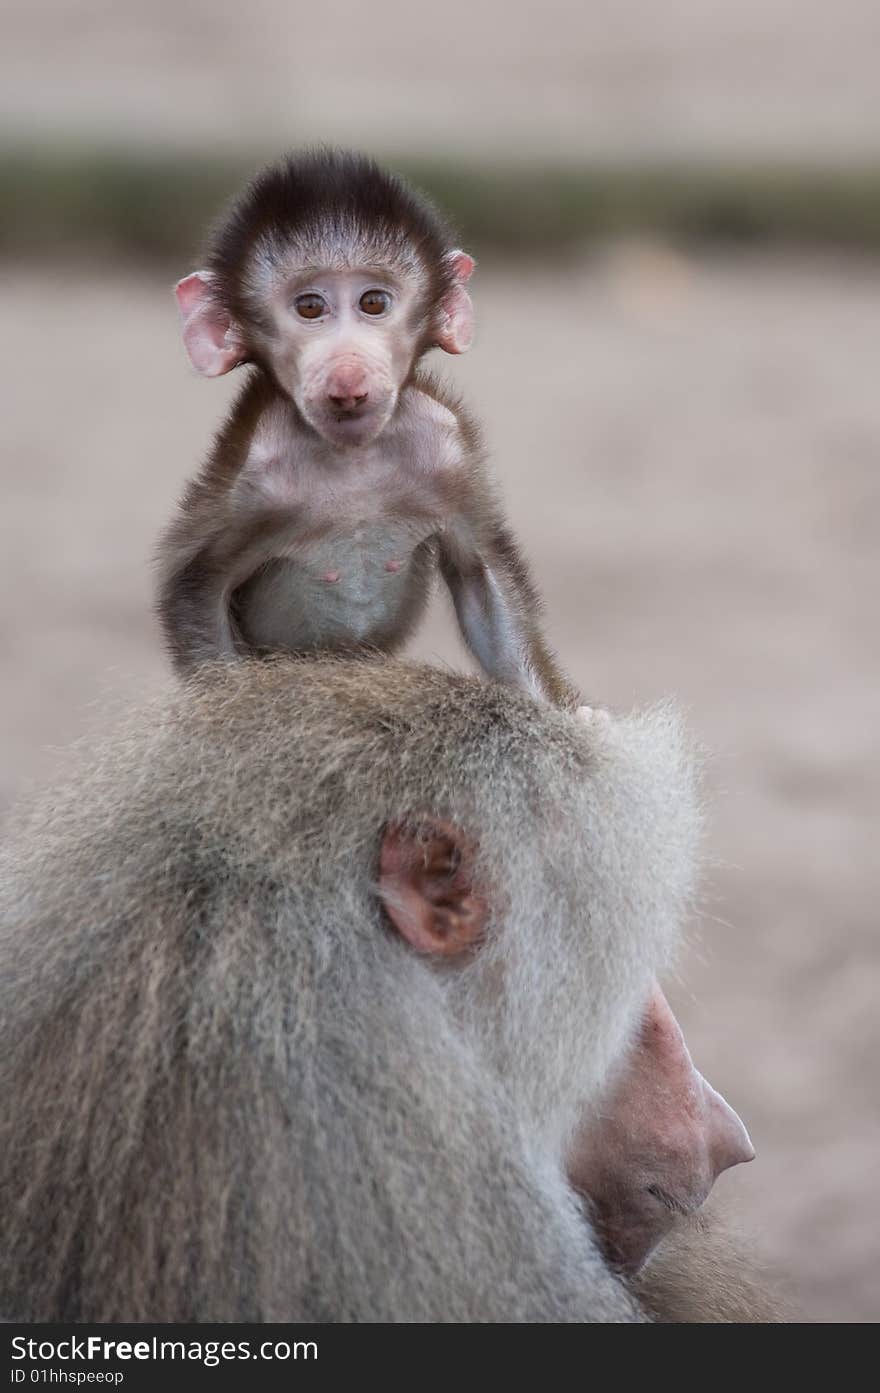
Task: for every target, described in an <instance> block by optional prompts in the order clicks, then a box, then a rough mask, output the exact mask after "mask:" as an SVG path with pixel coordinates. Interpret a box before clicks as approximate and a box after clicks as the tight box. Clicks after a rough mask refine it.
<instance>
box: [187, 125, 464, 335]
mask: <svg viewBox="0 0 880 1393" xmlns="http://www.w3.org/2000/svg"><path fill="white" fill-rule="evenodd" d="M328 230H329V231H330V233H331V235H332V233H333V232H337V233H338V234H341V236H342V237H344V238H345V239H346V240H351V239H352V238H358V239H362V240H363V242H364V243H365V244H367V245H368V246H369V247H370V248H372V249H374V250H375V251H376V252H378V253H379V254H380V255H384V256H385V257H387V258H388V259H389V260H390V261H392V262H393V261H400V259H401V258H402V257H407V259H411V256H412V252H415V254H416V256H417V257H418V259H419V261H420V262H421V264H422V266H423V267H424V269H425V271H426V273H427V278H428V284H429V297H428V298H429V303H430V304H432V305H434V304H437V303H438V302H439V300H440V299H441V298H442V296H443V295H444V293H445V292H446V291H447V290H448V289H449V288H450V286H451V285H452V281H453V277H452V273H451V271H450V269H449V268H448V263H447V262H446V259H445V258H446V254H447V253H448V252H449V251H451V250H452V247H453V240H452V232H451V229H450V227H449V226H448V224H447V223H446V221H445V219H444V218H443V217H442V215H441V214H440V213H439V212H438V210H437V209H436V208H435V207H434V206H433V204H432V203H430V202H429V200H428V199H427V198H425V196H424V195H423V194H420V193H418V192H417V191H416V190H415V189H413V188H411V187H410V186H409V185H408V184H407V183H406V182H405V181H404V180H403V179H401V178H399V177H398V176H397V175H395V174H391V173H390V172H389V171H387V170H384V169H382V168H381V167H380V166H379V165H378V164H377V163H376V162H375V160H373V159H371V158H370V157H369V156H368V155H362V154H359V153H357V152H355V151H348V150H333V149H327V148H321V149H317V150H305V151H301V152H297V153H295V154H291V155H288V156H287V157H286V158H285V159H284V160H282V161H281V162H280V163H279V164H275V165H270V166H269V167H267V168H266V169H264V170H261V172H260V173H259V174H257V175H256V176H255V177H254V179H252V181H251V183H250V184H249V185H248V187H247V188H246V189H245V190H244V192H243V193H242V194H241V195H239V197H238V198H237V199H236V200H235V201H234V202H233V204H232V206H231V207H230V209H229V210H228V211H227V213H226V214H225V216H224V217H223V218H222V219H221V220H220V222H219V223H218V225H217V227H216V228H215V230H214V233H213V236H212V238H211V240H210V244H209V248H208V256H207V264H208V268H209V270H210V271H211V273H212V274H213V276H214V277H215V279H216V282H217V287H218V291H219V297H220V299H221V300H222V301H223V303H224V304H226V305H228V306H229V308H230V309H231V311H232V313H233V314H234V315H235V316H236V317H238V318H241V319H248V318H253V317H254V313H255V309H258V307H256V306H255V305H254V304H252V303H251V301H250V298H249V297H248V295H247V284H246V272H247V268H248V265H249V262H250V260H251V258H252V257H253V254H254V249H255V248H256V247H259V248H260V249H261V251H263V252H264V253H267V254H268V255H269V256H271V257H272V259H273V260H274V259H281V258H283V256H284V253H285V252H286V251H287V250H288V249H289V248H290V247H291V245H292V244H294V243H296V242H302V243H307V242H308V241H309V239H310V238H316V237H323V238H324V239H325V240H326V233H327V231H328Z"/></svg>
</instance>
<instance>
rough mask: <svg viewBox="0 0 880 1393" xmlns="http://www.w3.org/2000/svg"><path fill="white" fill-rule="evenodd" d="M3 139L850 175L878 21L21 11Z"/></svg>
mask: <svg viewBox="0 0 880 1393" xmlns="http://www.w3.org/2000/svg"><path fill="white" fill-rule="evenodd" d="M2 34H3V42H2V45H0V130H2V131H4V132H5V136H6V138H7V139H9V138H14V136H15V135H16V134H17V133H19V132H23V133H24V134H25V135H31V134H33V133H34V132H43V133H47V134H49V135H52V136H57V135H60V136H62V137H63V138H70V137H76V136H77V135H85V136H86V137H89V136H92V137H94V138H96V139H98V140H101V141H106V140H111V141H114V140H116V141H142V142H147V143H149V144H150V145H151V146H155V145H160V144H161V145H171V146H175V145H181V144H183V145H196V146H217V145H219V146H222V147H223V148H229V147H230V146H235V145H243V146H244V147H245V148H254V147H255V146H256V147H257V148H260V145H261V142H263V141H265V140H268V141H269V142H271V143H272V144H274V143H276V142H277V143H279V144H280V145H282V146H283V145H285V144H288V143H290V142H291V141H303V140H331V141H342V142H351V141H355V142H357V143H359V144H362V145H367V146H370V147H372V148H379V149H382V150H384V151H385V152H387V153H390V152H393V151H409V152H415V153H417V154H422V153H424V152H425V151H428V150H439V151H440V152H442V153H444V154H462V155H466V156H468V157H472V156H477V157H480V156H490V157H495V158H499V159H502V160H505V161H509V160H514V161H515V160H518V159H539V160H546V159H551V158H552V159H564V160H582V159H583V158H584V157H585V156H593V157H599V158H608V159H618V158H620V157H625V156H630V157H631V156H633V155H637V156H638V155H643V154H655V155H656V154H661V155H662V154H666V155H672V156H674V157H676V158H679V157H682V156H694V155H704V156H705V155H708V156H710V157H711V158H727V157H730V156H733V157H736V158H739V157H742V156H745V157H750V156H754V155H756V154H760V155H771V156H775V157H779V158H781V159H783V160H787V159H791V158H794V159H796V160H804V159H808V160H814V159H819V160H822V159H827V158H829V157H831V158H833V159H836V160H841V159H851V158H859V157H864V156H865V154H866V153H876V152H877V148H878V142H880V83H878V80H877V55H878V51H880V6H878V5H877V3H876V0H835V3H834V4H828V3H827V0H712V2H711V3H708V4H707V3H706V0H663V3H662V4H659V3H657V0H589V3H588V4H581V5H574V4H572V3H571V0H443V3H442V5H433V6H432V5H426V4H415V5H414V4H412V0H372V3H370V4H364V3H363V0H321V2H320V3H319V4H314V3H311V0H309V3H306V2H305V0H248V2H247V4H243V3H242V0H41V2H40V3H39V4H34V3H33V0H4V4H3V18H2Z"/></svg>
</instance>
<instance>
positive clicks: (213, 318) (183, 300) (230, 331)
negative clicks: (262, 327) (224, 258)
mask: <svg viewBox="0 0 880 1393" xmlns="http://www.w3.org/2000/svg"><path fill="white" fill-rule="evenodd" d="M174 294H175V295H176V296H177V304H178V307H179V309H180V316H181V319H182V320H183V342H184V344H185V345H186V351H187V353H188V354H189V360H190V362H191V363H192V365H193V367H194V368H195V369H196V371H197V372H200V373H201V374H202V376H203V377H222V375H223V373H225V372H229V371H230V369H232V368H234V367H236V366H237V364H238V363H241V362H243V361H244V359H245V358H246V357H247V348H246V346H245V343H244V339H243V336H242V333H241V330H240V329H239V327H238V325H237V324H236V323H235V321H234V320H233V318H232V316H231V315H230V314H229V313H228V311H227V310H225V309H224V308H223V306H222V305H221V304H220V301H219V300H218V299H216V297H215V295H214V290H213V285H212V282H211V277H210V275H209V274H208V272H207V271H193V273H192V275H189V276H184V278H183V280H182V281H178V282H177V285H176V286H175V287H174Z"/></svg>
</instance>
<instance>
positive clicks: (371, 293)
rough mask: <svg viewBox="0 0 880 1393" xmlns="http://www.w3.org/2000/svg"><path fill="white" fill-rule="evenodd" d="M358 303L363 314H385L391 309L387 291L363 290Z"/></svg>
mask: <svg viewBox="0 0 880 1393" xmlns="http://www.w3.org/2000/svg"><path fill="white" fill-rule="evenodd" d="M359 303H360V307H361V309H362V310H363V312H364V314H385V313H386V311H387V310H389V309H390V308H391V296H390V295H389V294H388V292H387V290H365V291H364V293H363V295H362V296H361V298H360V302H359Z"/></svg>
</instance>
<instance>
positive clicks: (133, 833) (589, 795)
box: [0, 658, 767, 1321]
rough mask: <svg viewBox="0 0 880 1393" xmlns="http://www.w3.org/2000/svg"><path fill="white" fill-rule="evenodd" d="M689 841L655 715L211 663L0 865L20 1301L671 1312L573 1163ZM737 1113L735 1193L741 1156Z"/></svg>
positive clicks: (660, 1129)
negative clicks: (647, 1291)
mask: <svg viewBox="0 0 880 1393" xmlns="http://www.w3.org/2000/svg"><path fill="white" fill-rule="evenodd" d="M698 821H699V819H698V812H697V808H696V804H695V799H694V792H693V787H692V776H691V768H690V760H689V755H688V751H687V746H686V743H685V742H684V741H683V739H682V735H681V732H680V730H679V727H678V725H677V723H676V721H675V719H674V717H673V716H672V715H670V714H669V713H668V712H667V711H662V710H661V711H659V712H654V713H649V714H645V715H638V716H633V717H630V718H627V719H621V720H613V721H612V720H591V719H589V718H588V717H583V718H578V717H576V716H573V715H571V714H569V713H566V712H564V711H561V710H558V709H554V708H552V707H550V706H547V705H539V704H537V703H535V702H534V701H532V700H531V699H530V698H529V697H528V696H525V695H523V694H521V693H519V692H517V691H515V690H512V689H509V688H505V687H502V686H501V685H498V684H494V685H492V684H486V683H484V682H481V681H478V680H476V679H474V678H469V677H459V676H451V675H449V674H447V673H443V672H440V671H436V670H433V669H430V668H427V667H419V666H413V665H408V664H404V663H398V662H393V661H390V660H388V661H367V660H360V661H358V660H353V659H345V660H343V659H335V660H334V659H331V658H320V659H282V660H277V661H270V662H264V663H259V662H244V663H241V664H235V665H224V664H219V665H217V666H216V667H212V666H211V665H208V666H206V667H205V669H204V670H203V672H202V673H201V674H200V675H199V677H198V678H196V679H194V680H193V681H192V682H191V683H190V684H189V685H188V686H186V687H185V688H183V689H182V690H181V691H179V692H177V693H175V694H174V695H171V696H169V697H167V698H166V699H164V700H163V701H160V702H159V703H158V704H155V705H153V706H152V707H150V708H148V709H147V710H145V711H144V712H141V713H140V714H139V715H137V716H136V717H135V718H134V719H133V720H132V721H130V723H129V724H128V726H127V728H126V729H125V730H123V731H122V733H121V734H119V735H118V736H117V737H115V738H114V739H112V740H110V741H109V742H108V743H107V745H106V746H105V748H104V749H103V751H101V752H100V753H99V755H98V756H97V758H96V757H94V756H92V757H91V758H90V760H88V761H85V762H84V764H83V768H82V770H81V771H80V773H79V774H78V776H77V777H76V778H74V779H73V780H71V782H70V784H69V785H68V787H67V788H66V789H65V790H62V791H61V792H57V791H56V792H55V793H53V794H52V795H51V796H50V797H48V798H46V799H44V800H43V801H42V802H41V803H40V804H39V805H37V806H36V808H35V809H34V810H33V812H32V814H31V816H30V818H29V819H28V820H27V821H26V822H25V823H24V825H23V826H22V829H21V832H20V834H19V835H18V836H17V837H16V839H15V841H14V844H13V845H11V846H10V847H8V848H7V850H6V852H5V855H4V862H3V868H2V870H3V874H2V890H0V923H2V929H0V1018H2V1026H0V1079H2V1097H0V1174H2V1185H3V1210H2V1224H3V1235H2V1251H3V1255H4V1260H3V1263H2V1264H0V1311H2V1312H3V1313H4V1315H6V1316H7V1317H8V1318H11V1319H20V1320H41V1321H47V1320H68V1321H74V1320H75V1321H101V1320H103V1321H109V1320H127V1321H131V1320H154V1321H207V1320H217V1321H250V1320H297V1321H300V1320H334V1321H341V1320H344V1321H353V1320H359V1321H400V1320H421V1321H441V1320H442V1321H478V1320H481V1321H637V1320H642V1319H646V1318H649V1317H648V1314H647V1313H648V1311H649V1310H650V1309H651V1307H650V1300H649V1298H648V1297H646V1298H645V1301H644V1303H643V1304H642V1303H641V1302H640V1301H638V1300H637V1299H636V1297H635V1296H634V1295H633V1292H632V1289H631V1288H630V1286H629V1285H628V1284H627V1281H626V1280H625V1279H624V1278H623V1277H622V1276H621V1275H620V1274H619V1273H618V1271H616V1270H615V1266H614V1263H613V1262H610V1261H609V1260H608V1259H607V1258H606V1257H605V1256H604V1254H603V1252H602V1250H601V1248H600V1246H599V1242H598V1240H597V1231H596V1230H594V1227H593V1224H592V1222H591V1218H590V1215H591V1214H592V1213H594V1212H596V1211H594V1209H593V1208H592V1204H591V1202H592V1203H594V1204H595V1205H596V1207H597V1210H601V1212H602V1213H603V1216H604V1217H605V1218H607V1217H608V1215H609V1214H611V1217H612V1219H614V1217H615V1216H614V1204H615V1201H614V1196H613V1194H611V1195H609V1194H602V1193H599V1191H600V1190H601V1189H602V1186H603V1184H604V1182H603V1181H602V1178H601V1177H602V1173H603V1167H602V1165H601V1164H599V1165H598V1166H597V1167H595V1168H594V1169H592V1170H591V1164H590V1163H589V1162H588V1161H583V1164H582V1163H581V1160H579V1159H578V1156H579V1155H580V1152H579V1147H581V1143H579V1144H578V1146H577V1147H575V1146H574V1145H573V1141H572V1139H573V1138H574V1137H575V1135H576V1133H577V1129H578V1126H581V1127H583V1126H584V1119H585V1118H586V1119H587V1123H586V1130H587V1135H588V1137H589V1134H590V1124H589V1118H590V1117H591V1116H592V1115H594V1113H595V1108H596V1105H597V1103H598V1102H599V1100H600V1098H601V1097H602V1096H603V1092H604V1090H605V1089H606V1087H607V1085H608V1083H609V1080H611V1081H612V1082H614V1083H615V1085H616V1087H617V1089H618V1091H620V1090H621V1089H622V1090H623V1094H624V1097H625V1095H626V1076H627V1074H626V1060H627V1050H628V1048H629V1046H630V1045H631V1043H632V1041H633V1040H634V1039H635V1037H636V1036H637V1034H638V1032H639V1028H640V1021H641V1020H642V1019H643V1012H644V1010H645V1006H646V1003H647V1002H648V1001H649V999H651V992H652V983H653V981H654V978H655V974H656V973H657V972H658V971H659V970H660V969H662V968H663V966H664V965H665V964H666V962H667V960H668V957H669V954H670V952H671V950H672V948H673V946H674V943H675V940H676V937H677V934H678V929H679V923H680V920H681V918H682V914H683V912H684V910H685V907H686V904H687V901H688V896H689V894H690V891H691V881H692V874H693V862H694V845H695V838H696V836H697V831H698ZM654 1000H655V1001H656V998H654ZM646 1019H650V1011H649V1017H648V1018H646ZM651 1029H652V1028H649V1026H648V1025H644V1026H643V1027H642V1030H643V1033H644V1032H647V1035H650V1034H651ZM662 1033H663V1032H662V1027H661V1029H660V1034H661V1035H662ZM670 1038H671V1037H670ZM646 1048H647V1047H646ZM637 1053H638V1051H637ZM679 1054H680V1052H679ZM673 1056H675V1050H674V1049H673V1050H672V1051H671V1052H668V1053H667V1054H666V1055H664V1052H663V1050H660V1051H659V1052H658V1054H657V1059H658V1060H659V1061H660V1063H659V1065H658V1067H665V1065H664V1062H663V1061H664V1060H665V1059H667V1058H668V1059H672V1058H673ZM688 1065H689V1061H688ZM696 1078H698V1076H694V1075H692V1076H691V1083H693V1081H694V1079H696ZM621 1081H622V1082H621ZM701 1082H702V1081H700V1083H701ZM698 1092H699V1088H698ZM716 1096H717V1095H711V1106H710V1107H709V1112H711V1114H712V1115H711V1117H710V1116H709V1112H707V1113H706V1114H705V1117H704V1119H703V1121H705V1126H704V1125H703V1122H700V1123H699V1125H698V1126H697V1127H696V1131H695V1133H694V1135H696V1134H697V1133H699V1138H700V1140H699V1145H700V1146H703V1147H704V1149H705V1146H708V1148H709V1151H710V1152H712V1154H713V1156H715V1160H714V1162H713V1165H714V1166H715V1169H716V1170H717V1169H719V1168H721V1167H722V1166H723V1165H724V1164H731V1163H732V1162H733V1161H734V1160H735V1159H740V1158H741V1159H745V1158H746V1157H747V1155H748V1154H749V1151H748V1144H747V1138H746V1139H745V1140H743V1137H744V1133H743V1132H742V1128H741V1124H739V1123H738V1122H737V1120H736V1118H735V1115H734V1114H732V1113H730V1112H729V1110H726V1111H724V1109H723V1108H721V1107H720V1104H719V1105H716V1102H715V1101H714V1100H715V1098H716ZM706 1098H707V1099H708V1098H709V1094H708V1092H707V1094H706ZM700 1106H701V1108H702V1106H703V1104H702V1101H701V1104H700ZM707 1106H708V1104H707ZM713 1110H714V1111H713ZM672 1111H673V1113H674V1112H675V1106H674V1105H673V1108H672ZM704 1111H705V1110H704ZM701 1116H702V1114H701ZM706 1119H708V1120H706ZM673 1121H675V1122H676V1126H677V1121H676V1119H675V1118H673ZM599 1125H600V1124H599V1123H598V1122H596V1123H595V1126H596V1127H599ZM664 1125H665V1124H664V1120H663V1118H662V1117H654V1118H652V1119H649V1121H648V1124H647V1127H646V1128H645V1129H643V1133H644V1136H646V1137H648V1138H649V1139H650V1137H651V1136H653V1137H654V1138H655V1141H656V1153H657V1162H658V1174H660V1173H661V1172H662V1173H663V1175H664V1179H663V1187H664V1191H663V1193H661V1195H660V1198H659V1199H658V1198H657V1196H652V1197H651V1198H653V1199H655V1200H656V1203H657V1208H658V1209H660V1208H662V1207H663V1203H664V1196H665V1192H666V1191H668V1189H669V1186H670V1183H671V1182H670V1180H669V1176H668V1174H667V1173H666V1171H665V1170H664V1165H665V1160H666V1159H668V1158H664V1157H663V1155H662V1153H663V1148H664V1144H665V1143H664V1140H663V1138H664ZM652 1129H653V1131H652ZM707 1138H708V1140H707ZM686 1149H687V1148H686ZM737 1150H738V1153H739V1155H737V1154H735V1153H737ZM587 1151H589V1147H587ZM575 1153H577V1155H576V1154H575ZM716 1153H717V1154H716ZM722 1153H724V1154H723V1155H722ZM616 1154H617V1157H618V1160H617V1163H616V1165H617V1169H618V1171H620V1170H621V1169H622V1170H624V1171H625V1170H627V1167H628V1165H629V1162H628V1159H627V1152H626V1148H623V1150H619V1151H618V1152H617V1153H616ZM652 1156H653V1153H652V1152H651V1148H650V1145H649V1146H648V1150H647V1152H646V1154H645V1155H642V1157H641V1160H640V1166H641V1170H640V1172H639V1185H640V1186H641V1188H642V1189H645V1188H646V1187H648V1186H649V1185H650V1183H651V1175H652V1164H653V1162H652ZM594 1161H595V1158H594ZM581 1174H582V1175H583V1176H587V1177H589V1176H590V1175H591V1174H592V1175H593V1176H595V1177H596V1185H597V1187H598V1188H597V1191H596V1192H595V1193H594V1192H593V1191H592V1189H590V1190H589V1193H590V1200H589V1201H587V1200H584V1199H583V1197H582V1196H581V1195H580V1194H579V1193H578V1191H577V1190H576V1188H575V1183H580V1180H579V1175H581ZM618 1178H619V1177H618ZM614 1179H615V1178H614V1177H612V1180H614ZM626 1179H627V1182H628V1185H623V1186H622V1187H619V1188H620V1193H621V1194H622V1195H623V1196H624V1198H623V1200H622V1201H621V1203H622V1204H623V1205H628V1204H629V1200H628V1199H627V1198H626V1195H627V1194H628V1193H629V1194H631V1193H632V1184H630V1183H629V1182H631V1180H632V1177H631V1176H629V1175H628V1176H627V1177H626ZM573 1182H574V1183H573ZM590 1185H591V1182H590V1181H589V1179H587V1180H586V1181H585V1182H584V1187H585V1188H586V1187H589V1186H590ZM613 1189H614V1185H613V1184H612V1190H613ZM643 1198H644V1196H643V1197H642V1199H643ZM700 1198H701V1196H700ZM642 1199H640V1200H639V1202H638V1203H639V1205H641V1203H642ZM680 1200H681V1196H679V1201H680ZM684 1200H685V1201H686V1200H687V1195H685V1196H684ZM679 1201H676V1202H679ZM618 1217H619V1216H618ZM644 1221H645V1215H644V1213H643V1212H641V1213H640V1222H642V1223H644ZM661 1227H662V1225H661ZM658 1231H659V1230H658ZM668 1242H669V1240H667V1246H668ZM706 1252H710V1250H709V1249H708V1248H706V1246H705V1245H702V1246H701V1253H702V1254H705V1253H706ZM656 1261H657V1262H660V1266H661V1267H662V1262H661V1260H660V1258H659V1257H658V1258H657V1259H656ZM693 1261H694V1262H696V1261H697V1259H696V1258H694V1259H693ZM699 1261H705V1262H706V1263H708V1267H707V1268H706V1269H705V1270H704V1271H703V1275H702V1277H701V1280H700V1281H699V1282H698V1283H697V1284H696V1285H697V1287H698V1288H703V1289H704V1290H705V1288H706V1286H707V1279H706V1276H705V1271H709V1272H711V1262H712V1259H711V1255H710V1257H709V1258H705V1257H701V1258H700V1259H699ZM649 1280H650V1279H649ZM664 1290H665V1289H664ZM664 1299H665V1300H666V1305H665V1306H664V1308H663V1310H662V1311H661V1312H660V1314H661V1315H663V1316H664V1317H665V1318H667V1319H675V1318H685V1319H690V1318H694V1319H696V1318H699V1316H698V1315H695V1314H694V1307H693V1303H692V1302H691V1304H690V1305H689V1306H687V1308H686V1309H685V1310H684V1311H682V1309H681V1304H679V1306H678V1307H676V1304H675V1298H674V1295H673V1297H672V1298H671V1301H670V1299H669V1298H668V1291H667V1292H666V1296H665V1297H664ZM688 1300H689V1301H690V1300H691V1298H690V1297H688ZM753 1318H755V1319H759V1318H767V1317H766V1316H763V1317H762V1315H761V1312H760V1311H757V1312H756V1313H755V1315H754V1316H753Z"/></svg>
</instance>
